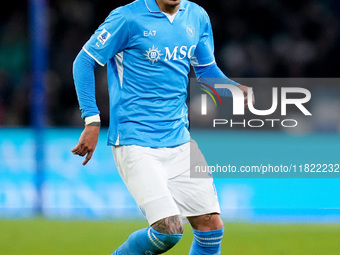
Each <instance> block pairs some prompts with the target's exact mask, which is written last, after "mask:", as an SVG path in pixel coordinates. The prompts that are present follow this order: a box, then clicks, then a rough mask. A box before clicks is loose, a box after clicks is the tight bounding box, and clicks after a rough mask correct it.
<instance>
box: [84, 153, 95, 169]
mask: <svg viewBox="0 0 340 255" xmlns="http://www.w3.org/2000/svg"><path fill="white" fill-rule="evenodd" d="M92 155H93V151H90V152H89V153H87V156H86V158H85V160H84V161H83V166H85V165H86V164H87V162H89V161H90V159H91V158H92Z"/></svg>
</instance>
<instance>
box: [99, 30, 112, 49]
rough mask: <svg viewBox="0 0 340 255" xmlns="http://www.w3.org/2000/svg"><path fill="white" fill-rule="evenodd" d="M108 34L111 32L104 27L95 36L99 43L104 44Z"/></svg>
mask: <svg viewBox="0 0 340 255" xmlns="http://www.w3.org/2000/svg"><path fill="white" fill-rule="evenodd" d="M110 36H111V34H110V33H109V32H107V30H106V29H105V28H104V29H103V31H102V32H101V33H100V35H99V36H98V37H97V39H98V41H99V42H100V43H101V44H103V45H104V44H105V42H106V41H107V40H108V39H109V38H110Z"/></svg>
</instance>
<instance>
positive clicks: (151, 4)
mask: <svg viewBox="0 0 340 255" xmlns="http://www.w3.org/2000/svg"><path fill="white" fill-rule="evenodd" d="M144 1H145V5H146V7H147V8H148V10H149V12H161V10H160V9H159V7H158V5H157V3H156V0H144ZM184 2H185V0H182V1H181V3H180V5H179V11H183V10H185V7H184Z"/></svg>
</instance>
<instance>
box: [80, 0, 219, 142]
mask: <svg viewBox="0 0 340 255" xmlns="http://www.w3.org/2000/svg"><path fill="white" fill-rule="evenodd" d="M83 49H84V51H85V52H86V53H87V54H88V55H89V56H91V57H92V58H93V59H94V60H95V61H96V62H97V63H98V64H100V65H102V66H104V65H105V64H107V70H108V84H109V95H110V128H109V136H108V144H109V145H140V146H147V147H173V146H177V145H181V144H184V143H186V142H188V141H189V140H190V135H189V131H188V109H187V106H186V104H185V101H186V98H187V86H188V73H189V71H190V64H192V65H193V66H207V65H211V64H212V63H214V61H215V59H214V47H213V36H212V30H211V24H210V20H209V17H208V15H207V13H206V12H205V11H204V9H203V8H201V7H200V6H198V5H197V4H194V3H192V2H189V1H186V0H182V2H181V4H180V8H179V11H178V13H177V14H176V16H175V18H174V20H173V22H171V21H170V19H169V18H168V17H167V16H166V15H165V14H164V13H162V12H161V11H160V9H159V7H158V5H157V3H156V1H155V0H137V1H135V2H133V3H131V4H128V5H126V6H123V7H120V8H117V9H115V10H114V11H112V12H111V13H110V15H109V16H108V17H107V19H106V20H105V22H104V23H103V24H102V25H101V26H100V27H99V28H98V30H97V31H96V32H95V33H94V35H93V36H92V37H91V38H90V40H89V41H88V42H87V43H86V44H85V45H84V47H83ZM85 117H87V116H85Z"/></svg>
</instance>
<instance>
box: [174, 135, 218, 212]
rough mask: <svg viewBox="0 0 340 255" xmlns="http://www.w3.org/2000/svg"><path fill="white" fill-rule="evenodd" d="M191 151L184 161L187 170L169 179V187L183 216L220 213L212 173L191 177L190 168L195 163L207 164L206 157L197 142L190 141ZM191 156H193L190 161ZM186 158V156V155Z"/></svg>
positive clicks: (193, 167)
mask: <svg viewBox="0 0 340 255" xmlns="http://www.w3.org/2000/svg"><path fill="white" fill-rule="evenodd" d="M188 149H189V150H190V151H189V152H188V151H186V152H183V154H187V156H186V158H187V159H186V160H183V163H181V162H177V163H176V164H177V165H181V164H183V165H186V171H185V172H184V173H182V174H180V175H178V176H175V177H173V178H170V179H169V180H168V187H169V190H170V191H171V194H172V196H173V198H174V200H175V201H176V203H177V206H178V208H179V209H180V211H181V214H182V216H185V217H191V216H199V215H205V214H208V213H218V214H219V213H220V206H219V202H218V198H217V194H216V189H215V185H214V181H213V178H212V177H211V175H210V174H207V175H206V176H204V177H202V176H201V178H191V176H190V169H195V165H197V164H199V165H207V163H206V161H205V158H204V156H203V154H202V153H201V151H200V150H199V148H198V146H197V144H196V142H194V141H193V140H192V141H191V142H190V147H188ZM189 157H190V158H191V159H190V160H189V161H190V162H189V163H188V159H189ZM184 158H185V157H184Z"/></svg>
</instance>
